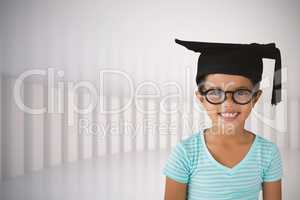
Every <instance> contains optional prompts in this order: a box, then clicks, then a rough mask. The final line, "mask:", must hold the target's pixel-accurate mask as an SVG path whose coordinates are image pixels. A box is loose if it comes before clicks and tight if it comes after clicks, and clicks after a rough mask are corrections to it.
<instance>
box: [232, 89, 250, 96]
mask: <svg viewBox="0 0 300 200" xmlns="http://www.w3.org/2000/svg"><path fill="white" fill-rule="evenodd" d="M235 95H238V96H249V95H251V91H249V90H247V89H240V90H237V91H235Z"/></svg>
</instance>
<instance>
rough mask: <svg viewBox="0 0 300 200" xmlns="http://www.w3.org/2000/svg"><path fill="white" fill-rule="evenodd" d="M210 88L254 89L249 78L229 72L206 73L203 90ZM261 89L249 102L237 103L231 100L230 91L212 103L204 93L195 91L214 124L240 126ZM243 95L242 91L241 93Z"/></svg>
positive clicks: (229, 89) (230, 89) (225, 89)
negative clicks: (217, 102) (223, 97)
mask: <svg viewBox="0 0 300 200" xmlns="http://www.w3.org/2000/svg"><path fill="white" fill-rule="evenodd" d="M212 88H219V89H221V90H224V91H235V90H236V89H238V88H247V89H249V90H253V89H255V88H254V86H253V84H252V82H251V81H250V79H248V78H246V77H244V76H239V75H229V74H210V75H207V77H206V80H205V83H204V87H203V91H207V90H209V89H212ZM261 92H262V91H261V90H258V92H257V95H256V96H254V97H252V99H251V100H250V102H249V103H246V104H243V105H241V104H238V103H236V102H234V101H233V99H232V93H229V94H228V93H227V94H226V96H227V98H226V100H225V101H224V102H223V103H221V104H212V103H210V102H208V101H207V99H206V98H205V96H204V94H200V93H199V91H196V96H197V98H198V99H199V101H200V103H201V104H202V105H203V107H204V108H205V110H206V111H207V113H208V115H209V117H210V118H211V120H212V122H213V124H214V125H217V126H220V125H222V126H223V127H224V126H227V125H230V126H234V127H236V126H240V125H244V123H245V120H246V119H247V117H248V116H249V114H250V112H251V110H252V108H253V107H254V105H255V103H256V102H257V100H258V99H259V97H260V95H261ZM241 94H242V95H243V93H241Z"/></svg>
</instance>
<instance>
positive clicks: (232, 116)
mask: <svg viewBox="0 0 300 200" xmlns="http://www.w3.org/2000/svg"><path fill="white" fill-rule="evenodd" d="M239 114H240V113H239V112H221V113H218V115H220V116H221V118H222V119H223V120H226V121H232V120H234V119H236V118H237V116H238V115H239Z"/></svg>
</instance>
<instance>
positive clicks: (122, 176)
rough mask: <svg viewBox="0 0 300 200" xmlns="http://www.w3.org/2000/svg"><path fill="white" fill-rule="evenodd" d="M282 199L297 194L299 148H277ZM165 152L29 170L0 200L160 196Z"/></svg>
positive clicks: (5, 187)
mask: <svg viewBox="0 0 300 200" xmlns="http://www.w3.org/2000/svg"><path fill="white" fill-rule="evenodd" d="M281 152H282V156H283V163H284V179H283V196H284V198H283V199H287V200H298V199H299V196H300V190H299V188H300V187H299V186H300V167H299V166H300V151H299V150H298V151H297V150H293V151H292V150H284V149H282V150H281ZM168 154H169V152H168V151H166V150H162V151H149V152H137V153H124V154H119V155H117V154H116V155H111V156H104V157H100V158H97V159H93V160H85V161H81V162H78V163H69V164H64V165H62V166H58V167H53V168H49V169H46V170H43V171H40V172H35V173H31V174H28V175H25V176H20V177H17V178H13V179H10V180H5V181H4V182H2V183H1V184H0V199H1V200H19V199H20V200H21V199H24V200H25V199H26V200H27V199H29V200H37V199H43V200H58V199H64V200H68V199H70V200H71V199H72V200H83V199H89V200H94V199H95V200H96V199H97V200H99V199H105V200H115V199H122V200H134V199H143V200H148V199H149V200H150V199H151V200H153V199H163V192H164V176H163V175H162V173H161V171H162V168H163V166H164V163H165V161H166V159H167V156H168Z"/></svg>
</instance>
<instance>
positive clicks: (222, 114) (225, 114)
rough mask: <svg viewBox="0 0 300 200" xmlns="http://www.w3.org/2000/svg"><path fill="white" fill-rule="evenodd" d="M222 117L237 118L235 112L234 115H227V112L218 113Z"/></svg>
mask: <svg viewBox="0 0 300 200" xmlns="http://www.w3.org/2000/svg"><path fill="white" fill-rule="evenodd" d="M220 114H221V116H222V117H235V116H237V114H238V113H237V112H234V113H229V112H224V113H220Z"/></svg>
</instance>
